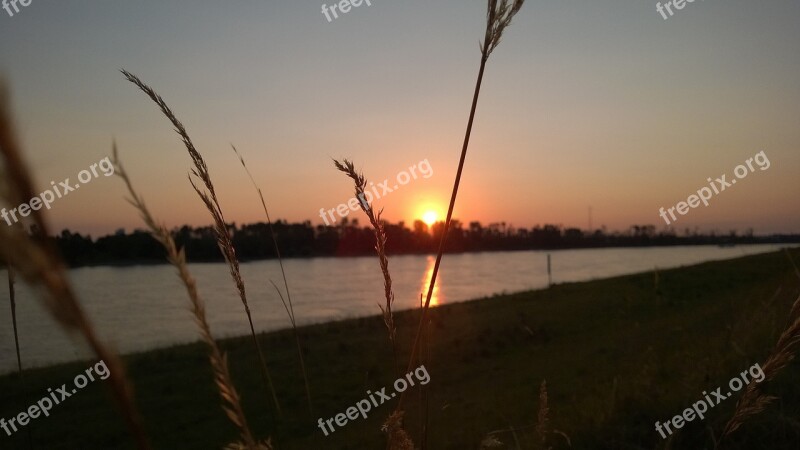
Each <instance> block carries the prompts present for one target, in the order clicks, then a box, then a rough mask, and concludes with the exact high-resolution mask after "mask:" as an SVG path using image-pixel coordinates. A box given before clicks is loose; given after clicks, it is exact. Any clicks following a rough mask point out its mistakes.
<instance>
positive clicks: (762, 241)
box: [0, 236, 800, 269]
mask: <svg viewBox="0 0 800 450" xmlns="http://www.w3.org/2000/svg"><path fill="white" fill-rule="evenodd" d="M786 237H787V238H789V239H783V236H781V237H779V238H777V239H772V238H755V239H756V240H755V241H754V242H736V243H732V242H724V241H722V240H721V241H720V242H693V243H687V242H676V243H651V244H647V245H643V244H638V245H637V244H620V245H600V246H590V245H585V246H563V247H542V248H507V249H485V250H462V251H446V252H445V253H446V254H469V253H497V252H522V251H560V250H589V249H608V248H654V247H699V246H718V247H735V246H739V245H770V244H800V236H786ZM418 255H435V253H434V252H427V251H426V252H394V253H392V252H390V253H389V256H418ZM372 256H375V253H374V252H364V253H358V254H339V255H337V254H333V255H289V256H283V259H301V260H305V259H315V258H344V259H348V258H364V257H372ZM270 260H277V258H276V257H262V258H240V260H239V261H240V262H241V263H248V262H258V261H270ZM224 262H225V260H224V259H223V258H222V257H221V256H220V257H219V258H218V259H191V258H190V259H189V263H191V264H218V263H224ZM165 264H169V263H168V262H167V261H166V259H159V258H137V259H128V260H108V261H98V262H92V263H86V264H69V267H70V268H74V269H77V268H83V267H133V266H158V265H165ZM0 267H4V266H3V265H0Z"/></svg>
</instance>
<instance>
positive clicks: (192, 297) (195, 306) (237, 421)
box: [113, 144, 269, 450]
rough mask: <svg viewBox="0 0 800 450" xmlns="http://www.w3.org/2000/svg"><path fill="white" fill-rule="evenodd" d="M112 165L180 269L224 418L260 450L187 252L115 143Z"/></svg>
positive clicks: (249, 444) (245, 441)
mask: <svg viewBox="0 0 800 450" xmlns="http://www.w3.org/2000/svg"><path fill="white" fill-rule="evenodd" d="M113 164H114V168H115V173H116V175H117V176H119V177H120V178H121V179H122V181H124V182H125V187H126V188H127V189H128V194H129V195H130V198H128V199H126V200H127V201H128V203H130V204H131V205H133V207H134V208H136V210H137V211H138V212H139V216H140V217H141V218H142V221H144V223H145V225H147V228H148V229H149V230H150V235H151V236H153V238H155V239H156V240H157V241H158V242H159V243H160V244H161V245H162V246H163V247H164V249H165V250H166V252H167V260H168V261H169V263H170V264H172V265H173V266H174V267H175V269H177V271H178V277H179V278H180V279H181V281H182V282H183V285H184V286H185V287H186V292H187V294H188V295H189V301H190V303H191V311H192V314H193V315H194V319H195V323H197V326H198V328H199V329H200V336H201V337H202V339H203V342H204V343H205V344H206V346H207V347H208V359H209V362H210V363H211V368H212V370H213V372H214V382H215V384H216V386H217V389H218V390H219V395H220V397H221V399H222V409H223V411H225V415H227V416H228V419H230V421H231V422H233V424H234V425H235V426H236V428H237V429H238V430H239V437H240V439H241V440H242V444H243V446H244V448H246V449H248V450H250V449H257V448H259V447H258V444H257V443H256V440H255V438H254V437H253V433H252V432H251V431H250V427H249V426H248V424H247V418H246V417H245V415H244V410H243V409H242V405H241V402H240V399H239V394H238V393H237V391H236V387H235V386H234V385H233V381H232V380H231V375H230V372H229V370H228V360H227V357H226V355H225V353H223V352H222V351H221V350H220V348H219V346H218V345H217V342H216V341H215V340H214V337H213V335H212V334H211V327H210V326H209V324H208V320H207V319H206V308H205V304H204V303H203V301H202V300H201V299H200V295H199V294H198V292H197V283H196V282H195V279H194V277H192V275H191V273H190V272H189V268H188V266H187V265H186V254H185V252H184V250H183V249H180V250H178V247H177V245H176V244H175V240H174V239H173V237H172V235H171V234H170V233H169V231H167V229H166V227H164V226H163V225H161V224H159V223H158V222H157V221H156V220H155V219H154V218H153V216H152V215H151V214H150V211H149V210H148V209H147V206H146V205H145V203H144V199H143V198H142V197H141V196H140V195H139V194H138V193H137V192H136V190H135V189H134V188H133V184H132V183H131V180H130V178H129V177H128V174H127V172H125V168H124V167H123V166H122V163H121V162H120V160H119V156H118V154H117V146H116V144H115V145H114V150H113ZM267 448H269V447H267Z"/></svg>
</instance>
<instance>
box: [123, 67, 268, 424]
mask: <svg viewBox="0 0 800 450" xmlns="http://www.w3.org/2000/svg"><path fill="white" fill-rule="evenodd" d="M121 72H122V74H123V75H125V78H127V79H128V81H130V82H131V83H133V84H135V85H136V86H137V87H138V88H139V89H141V90H142V92H144V93H145V94H147V96H148V97H150V99H151V100H153V102H155V104H156V105H157V106H158V107H159V109H161V112H162V113H163V114H164V115H165V116H166V117H167V119H169V121H170V122H171V123H172V125H173V126H174V127H175V131H176V132H177V133H178V135H179V136H180V137H181V139H182V140H183V144H184V145H185V146H186V150H188V152H189V156H190V157H191V158H192V162H193V163H194V169H192V171H191V173H190V175H189V182H190V183H191V184H192V188H194V191H195V192H196V193H197V195H198V196H199V197H200V199H201V200H202V201H203V204H204V205H205V206H206V209H208V212H209V213H210V214H211V217H212V218H213V220H214V226H213V229H214V234H215V235H216V238H217V245H218V246H219V249H220V251H221V252H222V255H223V257H224V258H225V261H226V262H227V263H228V268H229V270H230V274H231V278H232V279H233V282H234V284H235V285H236V290H237V292H238V294H239V298H240V300H241V301H242V304H243V305H244V311H245V313H246V314H247V321H248V323H249V325H250V335H251V336H252V338H253V345H254V346H255V348H256V352H257V353H258V359H259V362H260V363H261V375H262V378H263V379H264V383H265V384H266V385H267V388H268V390H269V392H270V394H271V395H272V402H273V404H274V407H275V410H276V411H277V414H278V417H281V416H282V415H283V414H282V412H281V406H280V403H279V402H278V396H277V394H276V392H275V385H274V384H273V382H272V375H271V374H270V372H269V368H268V367H267V362H266V359H265V358H264V352H263V351H262V350H261V344H260V343H259V341H258V337H257V336H256V330H255V327H254V326H253V316H252V315H251V314H250V305H249V304H248V302H247V292H246V290H245V285H244V280H243V279H242V274H241V271H240V270H239V260H238V259H237V257H236V250H235V249H234V248H233V242H232V241H231V235H230V232H229V231H228V226H227V224H226V222H225V216H224V215H223V214H222V208H221V207H220V205H219V201H218V200H217V193H216V190H215V189H214V184H213V183H212V182H211V175H210V174H209V172H208V166H207V165H206V162H205V160H204V159H203V157H202V156H201V155H200V153H199V152H198V151H197V149H196V148H195V146H194V143H193V142H192V139H191V138H190V137H189V134H188V133H187V132H186V128H185V127H184V126H183V124H182V123H181V122H180V121H179V120H178V118H177V117H176V116H175V114H174V113H173V112H172V110H171V109H170V108H169V106H167V104H166V102H164V100H163V99H162V98H161V96H160V95H158V93H157V92H156V91H155V90H154V89H153V88H151V87H150V86H148V85H147V84H145V83H144V82H143V81H142V80H140V79H139V77H137V76H136V75H134V74H132V73H130V72H128V71H126V70H122V71H121ZM196 180H199V181H200V182H202V184H203V185H204V186H205V190H202V189H201V188H199V187H198V186H197V183H196Z"/></svg>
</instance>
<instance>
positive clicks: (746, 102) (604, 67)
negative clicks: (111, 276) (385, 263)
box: [0, 0, 800, 235]
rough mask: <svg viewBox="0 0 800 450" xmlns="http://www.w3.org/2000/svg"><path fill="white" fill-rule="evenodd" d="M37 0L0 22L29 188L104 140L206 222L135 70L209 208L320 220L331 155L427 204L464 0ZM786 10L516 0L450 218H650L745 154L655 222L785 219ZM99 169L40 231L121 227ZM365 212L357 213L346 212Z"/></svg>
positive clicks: (792, 20) (459, 68)
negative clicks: (698, 197)
mask: <svg viewBox="0 0 800 450" xmlns="http://www.w3.org/2000/svg"><path fill="white" fill-rule="evenodd" d="M179 5H181V2H167V3H165V4H162V3H161V2H146V3H145V4H143V5H139V4H135V5H134V4H132V3H128V2H122V1H109V2H102V3H99V2H75V3H69V4H66V2H64V3H59V4H48V3H36V2H34V3H33V4H32V5H31V6H29V7H28V8H26V9H25V10H24V12H23V13H21V14H18V15H17V16H15V17H0V41H2V42H3V43H4V44H3V46H2V48H0V62H1V65H0V72H2V73H3V74H5V77H6V79H7V80H8V81H9V82H10V84H11V86H12V88H13V92H14V106H15V111H16V113H17V122H18V123H17V125H18V129H19V132H20V136H21V138H22V140H23V143H24V145H25V148H26V149H27V150H28V151H29V153H28V156H29V160H30V162H31V165H32V167H33V168H34V169H35V172H36V175H37V180H38V184H39V186H40V187H41V188H42V189H44V188H45V187H47V186H49V185H50V181H51V180H53V181H56V182H58V181H60V180H63V179H64V178H67V177H70V178H72V179H73V180H75V179H76V177H77V173H78V172H79V171H80V170H82V169H85V168H87V167H88V166H89V165H90V164H92V163H95V162H97V161H98V160H100V159H101V158H103V157H105V156H107V155H109V154H110V148H111V141H112V138H116V140H117V142H118V144H119V147H120V151H121V154H122V158H123V161H124V162H125V163H126V166H127V169H128V171H129V173H130V174H131V176H132V177H133V180H134V182H135V183H136V184H137V186H138V189H139V190H140V191H141V193H142V194H143V195H144V196H145V198H146V199H147V201H148V204H149V206H150V207H151V209H152V210H153V212H154V213H156V215H158V216H159V217H160V218H162V219H163V220H164V221H165V222H166V223H167V224H168V225H169V226H176V225H181V224H184V223H189V224H192V225H204V224H208V223H209V218H208V216H207V213H206V212H205V210H204V208H203V206H202V204H201V202H200V201H199V200H198V199H197V198H196V197H195V195H194V193H193V191H192V189H191V186H190V185H189V184H188V182H187V180H186V173H187V171H188V170H189V168H190V160H189V158H188V155H187V154H186V151H185V149H184V148H183V147H182V145H181V143H180V141H179V139H178V137H177V136H176V135H175V134H174V132H172V130H171V127H170V125H169V124H168V122H167V121H166V119H165V118H163V117H162V116H161V115H160V113H159V112H158V111H157V109H156V107H155V105H154V104H152V102H151V101H150V100H149V99H147V98H146V97H145V96H144V95H143V94H141V93H140V92H138V91H137V90H136V89H135V87H134V86H133V85H131V84H130V83H128V82H127V81H125V80H124V78H123V77H122V75H121V74H119V72H118V69H120V68H123V67H124V68H126V69H128V70H130V71H132V72H134V73H136V74H138V75H139V76H140V77H142V79H143V80H145V81H146V82H148V83H150V84H151V85H152V86H153V87H154V88H156V89H157V90H158V91H159V92H160V93H161V94H162V95H163V96H164V98H165V99H166V101H167V102H168V103H169V104H170V106H171V107H172V108H173V110H174V111H175V112H176V114H177V115H178V117H179V118H180V119H181V120H182V121H183V122H184V124H185V125H186V128H187V129H188V131H189V133H190V134H191V135H192V138H193V139H194V141H195V143H196V145H197V147H198V149H199V150H200V152H201V153H202V154H203V155H204V156H205V158H206V160H207V162H208V165H209V168H210V171H211V175H212V178H213V179H214V182H215V184H216V185H217V191H218V194H219V197H220V201H221V203H222V206H223V209H224V211H225V214H226V218H227V219H228V220H229V221H235V222H238V223H243V222H253V221H260V220H262V219H263V217H262V215H263V212H261V208H260V203H259V200H258V197H257V194H256V193H255V191H254V190H253V189H252V187H251V185H250V181H249V180H248V179H247V177H246V174H245V173H244V172H243V170H242V169H241V166H240V165H239V162H238V160H237V159H236V157H235V155H234V154H233V152H232V151H231V150H230V144H231V143H233V144H235V145H236V146H237V147H238V148H239V150H240V151H241V152H242V153H243V155H244V157H245V158H246V159H247V161H248V165H249V167H250V170H251V171H252V172H253V174H254V176H255V177H256V179H257V181H258V182H259V183H260V185H261V187H262V189H263V190H264V194H265V196H266V199H267V202H268V205H269V207H270V210H271V214H272V216H273V218H283V219H288V220H290V221H302V220H311V221H312V222H314V223H321V222H322V219H320V217H319V210H320V208H325V209H330V208H335V207H336V206H337V205H338V204H340V203H345V202H347V200H348V199H349V198H351V197H352V185H351V183H350V181H349V180H348V179H347V178H346V177H345V176H344V175H343V174H341V173H339V172H338V171H336V170H335V168H334V167H333V164H332V162H331V158H332V157H333V158H344V157H347V158H351V159H353V160H354V161H355V162H356V164H357V166H359V167H361V168H362V169H363V170H364V173H365V175H366V176H367V177H368V178H369V179H370V180H372V181H376V182H377V181H382V180H383V179H385V178H393V177H395V176H396V175H397V173H398V172H400V171H402V170H405V169H407V168H408V167H409V166H411V165H413V164H416V163H417V162H419V161H421V160H424V159H427V160H428V161H429V162H430V165H431V166H432V168H433V171H434V174H433V176H431V177H430V178H428V179H423V178H419V179H417V180H414V181H411V182H410V183H409V184H408V185H406V186H403V187H402V188H400V189H399V190H397V191H396V192H392V193H391V194H388V195H387V196H386V197H384V198H382V199H381V200H380V201H378V202H377V205H378V206H382V207H384V208H385V218H386V219H388V220H390V221H392V222H395V221H398V220H405V221H406V222H407V223H408V222H411V221H413V220H414V219H417V218H419V217H420V215H421V214H422V213H423V212H424V211H426V210H428V209H434V210H438V211H439V212H440V216H443V215H444V209H445V207H446V204H447V201H448V199H449V195H450V189H451V187H452V182H453V178H454V175H455V169H456V165H457V162H458V156H459V151H460V147H461V141H462V139H463V133H464V127H465V125H466V119H467V114H468V108H469V104H470V101H471V95H472V89H473V86H474V79H475V76H476V72H477V66H478V62H479V53H478V49H477V42H478V39H479V37H480V36H481V32H482V26H483V23H482V22H483V19H484V8H485V4H484V2H478V1H475V2H469V3H467V4H465V3H464V2H463V1H456V0H449V1H441V2H436V4H435V5H432V4H430V2H426V1H423V0H408V1H406V0H404V1H403V2H386V1H380V2H379V1H378V0H375V1H373V4H372V6H370V7H368V8H359V9H354V10H353V11H351V12H350V13H348V14H347V15H346V16H342V17H340V18H339V19H337V20H335V21H333V22H331V23H328V22H327V21H326V20H325V19H324V17H323V16H322V15H321V14H320V12H319V7H320V4H319V2H313V1H310V0H303V1H296V2H295V1H292V2H257V1H243V2H237V3H236V4H228V3H226V4H224V5H223V4H221V3H219V2H213V1H210V0H203V1H196V2H192V3H190V4H188V5H190V6H187V5H183V6H179ZM798 18H800V5H798V4H797V2H793V1H791V0H781V1H775V2H769V3H759V2H753V1H743V0H734V1H729V2H725V3H721V2H704V3H700V4H695V5H693V7H692V8H691V9H688V8H687V9H686V10H684V11H682V12H681V14H680V15H676V16H674V17H672V18H670V19H669V20H667V21H664V20H663V19H662V18H661V16H660V15H658V13H657V12H656V10H655V7H654V4H651V3H650V2H637V4H632V3H631V2H627V1H622V0H609V1H603V2H591V3H587V4H581V5H580V6H578V5H577V4H572V3H569V2H549V3H548V4H542V3H536V2H528V3H526V5H525V7H524V8H523V10H522V12H521V13H520V14H519V15H518V16H517V18H515V22H514V24H513V25H512V27H511V28H510V29H509V30H508V32H507V33H506V35H505V37H504V41H503V43H502V44H501V45H500V47H499V48H498V50H497V51H496V52H495V53H494V54H493V56H492V58H491V60H490V61H489V65H488V69H487V72H486V78H485V81H484V85H483V91H482V97H481V100H480V103H479V106H478V113H477V116H476V120H475V127H474V130H473V139H472V145H471V148H470V153H469V155H468V157H467V163H466V167H465V172H464V177H463V180H462V186H461V190H460V193H459V201H458V202H457V206H456V211H455V217H456V218H458V219H460V220H462V221H464V222H468V221H472V220H479V221H481V222H484V223H489V222H499V221H505V222H507V223H511V224H513V225H515V226H518V227H531V226H533V225H536V224H544V223H555V224H563V225H565V226H577V227H580V228H586V227H587V226H588V224H587V222H588V217H587V216H588V207H589V206H591V207H592V209H593V223H594V225H595V226H596V227H599V226H602V225H605V226H607V227H608V228H609V229H612V230H613V229H626V228H627V227H628V226H630V225H632V224H655V225H657V226H658V227H662V226H663V225H664V224H663V221H662V219H661V218H660V217H659V216H658V210H659V208H660V207H669V206H674V205H675V204H676V203H678V202H679V201H685V200H686V199H687V197H688V196H689V195H690V194H692V193H694V192H696V191H697V190H698V189H699V188H701V187H703V186H705V185H707V182H706V179H707V178H708V177H711V178H716V177H718V176H720V175H721V174H723V173H728V174H729V175H728V177H729V178H730V177H731V175H730V174H732V172H733V169H734V167H735V166H736V165H738V164H741V163H743V162H744V161H745V160H746V159H747V158H749V157H752V156H753V155H754V154H755V153H757V152H758V151H761V150H764V151H765V152H766V154H767V155H768V157H769V159H770V162H771V166H770V168H769V169H768V170H766V171H756V172H755V173H753V174H751V175H749V176H748V177H747V178H746V179H744V180H741V182H740V183H739V184H737V185H736V186H735V187H732V188H731V189H729V190H726V191H725V192H723V193H721V194H720V195H718V196H715V197H714V198H713V199H712V200H711V203H710V205H709V206H708V207H704V206H700V207H699V208H696V209H692V210H691V212H689V213H688V214H687V215H686V216H682V217H681V218H680V220H679V221H678V222H677V223H676V226H677V227H678V228H679V229H681V230H683V229H684V228H685V227H691V228H693V227H696V226H697V227H700V228H701V229H704V230H707V229H717V230H720V231H727V230H730V229H739V230H744V229H745V228H747V227H754V228H755V229H756V232H761V233H767V232H800V214H799V213H798V212H800V196H798V195H797V193H798V188H800V179H798V177H797V174H798V169H800V151H798V150H800V148H798V147H799V145H798V144H800V126H798V117H800V76H798V75H800V52H798V51H797V46H798V44H800V27H797V26H796V24H797V20H798ZM123 195H124V189H123V186H122V184H121V182H120V181H119V180H118V179H116V178H115V177H110V178H105V177H100V178H98V179H97V180H94V181H92V182H91V183H89V184H87V185H86V186H84V187H82V189H81V190H80V191H77V192H73V193H71V194H70V195H69V196H68V197H65V198H63V199H60V200H58V201H57V202H55V203H54V204H53V208H52V210H51V211H50V213H51V214H50V217H51V218H52V220H53V221H54V222H55V225H56V228H62V227H69V228H71V229H73V230H77V231H81V232H91V233H93V234H94V235H97V234H98V233H107V232H111V231H113V230H115V229H118V228H126V229H131V228H133V227H138V226H140V224H139V220H138V218H137V216H136V214H135V212H134V211H133V209H132V208H130V206H129V205H127V204H126V203H125V202H124V201H123V200H122V198H123ZM351 217H358V218H360V219H361V222H362V223H365V220H364V217H363V215H362V214H361V213H356V214H353V215H351Z"/></svg>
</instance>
